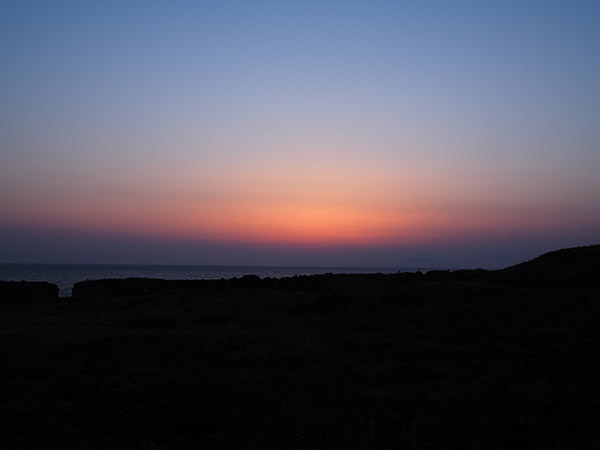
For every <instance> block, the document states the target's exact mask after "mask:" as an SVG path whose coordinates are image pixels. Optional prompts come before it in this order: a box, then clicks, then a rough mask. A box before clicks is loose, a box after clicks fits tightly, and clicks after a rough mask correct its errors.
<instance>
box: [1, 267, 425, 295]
mask: <svg viewBox="0 0 600 450" xmlns="http://www.w3.org/2000/svg"><path fill="white" fill-rule="evenodd" d="M413 270H414V269H398V268H377V267H271V266H171V265H169V266H159V265H113V264H106V265H103V264H0V280H3V281H47V282H49V283H54V284H56V285H57V286H58V289H59V296H61V297H68V296H70V295H71V292H72V290H73V285H74V284H75V283H76V282H78V281H85V280H100V279H105V278H130V277H139V278H161V279H164V280H200V279H205V280H218V279H221V278H234V277H238V278H239V277H242V276H244V275H257V276H259V277H261V278H266V277H272V278H282V277H291V276H294V275H315V274H320V273H394V272H398V271H403V272H407V271H413Z"/></svg>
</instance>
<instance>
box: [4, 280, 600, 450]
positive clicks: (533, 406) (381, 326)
mask: <svg viewBox="0 0 600 450" xmlns="http://www.w3.org/2000/svg"><path fill="white" fill-rule="evenodd" d="M386 280H387V281H385V282H381V279H379V278H377V277H375V276H372V277H371V278H369V276H362V277H360V279H359V281H360V282H357V283H358V284H357V283H355V284H353V282H352V280H351V279H349V282H345V281H344V279H342V281H341V282H338V283H337V284H336V285H335V286H334V287H329V288H323V289H301V288H299V289H286V290H280V289H267V288H264V287H261V288H249V287H240V288H235V289H231V288H228V289H223V290H219V289H215V290H212V291H206V292H177V291H173V292H160V293H156V294H152V293H150V294H146V295H136V294H130V295H126V296H119V297H115V298H108V297H107V298H102V299H97V300H89V301H74V300H71V301H68V300H63V301H59V302H30V303H28V304H20V303H18V302H16V303H14V302H13V303H9V304H4V305H0V447H1V448H3V449H5V450H8V449H198V448H211V449H233V448H244V449H254V448H256V449H259V448H260V449H265V448H266V449H270V448H272V449H311V450H315V449H334V448H335V449H337V448H339V449H394V448H398V449H444V448H446V449H477V448H480V449H509V448H510V449H515V448H532V449H534V448H535V449H577V448H580V449H598V448H600V428H599V427H598V417H600V389H599V387H598V380H599V379H600V364H598V362H599V352H598V350H599V343H600V337H599V331H598V330H599V328H598V323H599V322H598V319H599V318H600V314H599V313H600V308H599V306H600V303H599V300H600V296H599V291H598V289H595V288H579V289H577V288H571V289H568V288H552V289H549V288H540V287H507V286H500V285H494V284H480V283H477V282H456V281H440V282H431V281H430V282H427V283H425V282H416V281H415V282H411V283H402V282H398V281H397V280H396V281H395V280H394V279H393V277H388V278H386Z"/></svg>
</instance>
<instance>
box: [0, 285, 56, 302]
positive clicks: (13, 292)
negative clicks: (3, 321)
mask: <svg viewBox="0 0 600 450" xmlns="http://www.w3.org/2000/svg"><path fill="white" fill-rule="evenodd" d="M47 300H58V286H57V285H55V284H51V283H47V282H45V281H40V282H36V281H0V302H2V303H8V302H15V301H18V302H30V301H47Z"/></svg>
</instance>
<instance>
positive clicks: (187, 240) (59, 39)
mask: <svg viewBox="0 0 600 450" xmlns="http://www.w3.org/2000/svg"><path fill="white" fill-rule="evenodd" d="M598 23H600V3H598V2H595V1H563V2H555V1H522V0H521V1H514V2H513V1H502V2H481V1H460V0H459V1H453V2H449V1H376V0H375V1H311V0H307V1H302V2H297V1H283V0H280V1H265V0H261V1H214V2H213V1H189V2H188V1H151V0H149V1H135V0H131V1H126V2H124V1H111V0H108V1H103V2H95V1H60V0H56V1H33V0H32V1H24V0H20V1H12V0H5V1H3V6H2V14H1V15H0V248H1V250H0V262H6V263H36V262H40V263H149V264H150V263H151V264H241V265H249V264H251V265H319V266H332V265H333V266H335V265H345V266H352V265H354V266H401V265H402V264H403V263H405V262H406V261H407V260H408V259H411V258H429V259H431V260H432V261H433V259H435V260H440V261H441V260H443V261H446V262H447V261H450V262H451V263H452V265H453V266H456V267H466V268H475V267H484V268H499V267H505V266H508V265H511V264H515V263H518V262H521V261H523V260H527V259H531V258H533V257H535V256H538V255H539V254H541V253H544V252H547V251H551V250H555V249H559V248H564V247H571V246H578V245H588V244H597V243H600V176H599V175H598V174H599V173H600V89H599V85H598V82H599V80H600V56H599V55H600V27H598Z"/></svg>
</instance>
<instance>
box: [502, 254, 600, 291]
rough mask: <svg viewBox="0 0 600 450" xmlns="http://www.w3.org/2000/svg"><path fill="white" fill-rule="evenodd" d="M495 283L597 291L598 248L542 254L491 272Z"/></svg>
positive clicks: (599, 277) (598, 272) (599, 273)
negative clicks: (589, 288) (577, 286)
mask: <svg viewBox="0 0 600 450" xmlns="http://www.w3.org/2000/svg"><path fill="white" fill-rule="evenodd" d="M494 278H495V281H497V282H500V283H506V284H519V285H547V286H563V287H569V286H574V285H584V286H590V287H600V245H589V246H585V247H573V248H565V249H562V250H556V251H552V252H549V253H545V254H543V255H541V256H538V257H537V258H534V259H532V260H530V261H527V262H523V263H520V264H517V265H514V266H511V267H507V268H506V269H502V270H498V271H496V272H495V277H494Z"/></svg>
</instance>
